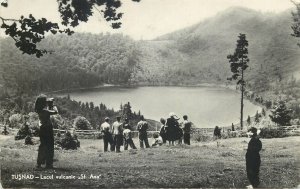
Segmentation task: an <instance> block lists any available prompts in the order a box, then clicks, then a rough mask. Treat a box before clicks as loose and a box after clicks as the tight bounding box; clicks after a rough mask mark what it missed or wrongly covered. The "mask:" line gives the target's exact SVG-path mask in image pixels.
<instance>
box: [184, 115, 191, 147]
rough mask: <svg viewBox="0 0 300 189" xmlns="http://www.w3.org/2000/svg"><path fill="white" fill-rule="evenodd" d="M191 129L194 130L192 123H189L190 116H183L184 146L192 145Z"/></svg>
mask: <svg viewBox="0 0 300 189" xmlns="http://www.w3.org/2000/svg"><path fill="white" fill-rule="evenodd" d="M191 128H192V122H190V121H188V116H187V115H184V116H183V122H182V130H183V142H184V144H187V145H190V144H191V143H190V140H191Z"/></svg>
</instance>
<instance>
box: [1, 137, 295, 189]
mask: <svg viewBox="0 0 300 189" xmlns="http://www.w3.org/2000/svg"><path fill="white" fill-rule="evenodd" d="M248 140H249V139H247V138H233V139H226V140H222V141H221V147H217V146H216V143H215V142H207V143H195V142H194V143H193V144H192V145H191V146H184V145H178V146H162V147H158V148H151V149H144V150H129V151H126V152H124V151H123V152H122V153H119V154H116V153H113V152H109V153H103V144H102V140H81V148H80V149H79V150H77V151H64V150H56V151H55V158H56V159H57V160H58V161H56V162H55V167H56V169H54V170H46V169H40V170H38V169H35V168H34V166H35V162H36V157H37V147H38V145H33V146H25V145H23V141H14V140H13V137H12V136H11V137H5V136H4V138H3V136H2V138H0V146H1V153H0V161H1V166H2V168H1V172H2V175H1V176H2V181H1V182H2V185H3V187H4V188H13V187H30V188H33V187H37V188H42V187H49V188H75V187H80V188H89V187H107V188H111V187H117V188H118V187H130V188H146V187H152V188H157V187H163V188H166V187H176V188H178V187H181V188H183V187H193V188H199V187H205V188H206V187H208V188H220V187H222V188H245V187H246V186H247V185H249V182H248V180H247V176H246V173H245V153H246V148H247V142H248ZM262 143H263V150H262V151H261V158H262V165H261V172H260V173H261V174H260V177H261V185H260V186H261V187H264V188H283V187H285V188H292V187H296V186H297V185H298V184H299V183H300V179H299V167H300V162H299V160H300V158H299V157H300V137H288V138H282V139H262ZM135 144H136V145H137V144H138V142H137V141H135ZM14 174H33V175H35V176H39V177H40V175H43V176H51V175H54V177H55V176H59V175H64V176H70V175H74V176H75V179H55V178H54V179H50V180H43V179H41V178H37V179H33V180H30V179H22V180H14V179H12V175H14ZM82 174H83V175H85V176H86V177H85V178H84V179H79V178H78V177H80V176H81V175H82ZM91 175H93V176H94V177H90V176H91Z"/></svg>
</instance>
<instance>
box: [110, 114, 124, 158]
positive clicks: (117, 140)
mask: <svg viewBox="0 0 300 189" xmlns="http://www.w3.org/2000/svg"><path fill="white" fill-rule="evenodd" d="M120 121H121V117H120V116H117V121H115V122H114V123H113V125H112V134H113V136H114V144H115V145H116V152H117V153H119V152H121V151H120V148H121V146H122V143H123V127H122V125H123V124H122V123H121V122H120Z"/></svg>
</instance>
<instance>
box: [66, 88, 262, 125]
mask: <svg viewBox="0 0 300 189" xmlns="http://www.w3.org/2000/svg"><path fill="white" fill-rule="evenodd" d="M69 94H70V97H71V99H74V100H76V101H81V102H94V104H95V105H99V104H100V103H101V102H102V103H103V104H105V105H106V106H107V107H108V108H114V109H115V110H119V109H120V104H121V103H122V104H125V103H127V102H130V104H131V106H132V110H133V111H135V112H138V111H139V110H140V111H141V113H142V114H143V115H144V116H145V118H149V119H154V120H158V121H159V119H160V118H161V117H163V118H167V117H168V114H169V113H170V112H175V113H176V115H177V116H178V117H180V118H181V119H180V121H182V116H183V115H185V114H186V115H188V117H189V120H190V121H192V122H193V123H194V124H195V125H196V126H197V127H214V126H216V125H219V126H229V125H231V123H238V122H239V117H240V94H239V93H238V92H236V91H233V90H230V89H226V88H221V87H220V88H219V87H137V88H123V87H103V88H99V89H93V90H83V91H75V92H71V93H69ZM257 110H259V111H260V110H261V108H260V107H259V106H256V105H254V104H252V103H251V102H249V101H247V100H245V101H244V118H245V119H246V118H247V116H248V115H250V116H253V115H254V114H255V113H256V111H257Z"/></svg>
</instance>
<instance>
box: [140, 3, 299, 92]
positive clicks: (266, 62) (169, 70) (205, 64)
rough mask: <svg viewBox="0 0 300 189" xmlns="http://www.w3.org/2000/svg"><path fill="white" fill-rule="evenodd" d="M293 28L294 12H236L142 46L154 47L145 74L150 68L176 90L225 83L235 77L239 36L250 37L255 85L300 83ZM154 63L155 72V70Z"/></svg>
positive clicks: (148, 54)
mask: <svg viewBox="0 0 300 189" xmlns="http://www.w3.org/2000/svg"><path fill="white" fill-rule="evenodd" d="M291 22H292V19H291V10H287V11H285V12H283V13H280V14H271V13H268V14H263V13H261V12H256V11H254V10H250V9H246V8H240V7H235V8H230V9H228V10H226V11H224V12H221V13H219V14H218V15H216V16H215V17H212V18H210V19H207V20H205V21H204V22H201V23H199V24H196V25H194V26H191V27H189V28H184V29H182V30H179V31H176V32H173V33H170V34H167V35H164V36H161V37H158V38H157V39H156V40H154V41H144V42H140V46H141V49H143V48H144V49H146V48H147V47H148V48H147V50H143V53H144V56H143V57H142V62H143V65H147V67H145V68H144V69H147V68H148V67H149V70H150V72H151V73H153V75H151V77H152V78H155V79H157V80H160V81H161V80H166V81H171V82H172V81H173V82H174V84H178V83H179V84H185V83H193V84H195V83H203V82H208V83H215V82H222V83H224V82H225V81H226V78H227V77H228V76H230V75H231V73H230V69H229V64H228V60H227V55H228V54H232V53H233V52H234V49H235V46H236V40H237V36H238V35H239V33H245V34H246V37H247V40H248V41H249V58H250V63H249V66H250V68H249V69H248V70H247V71H246V77H247V78H248V81H249V82H250V83H251V84H257V85H260V84H259V82H260V81H261V80H262V79H267V80H271V81H269V82H274V81H276V80H278V79H280V78H281V79H282V78H288V77H291V76H292V75H294V77H297V78H300V75H299V73H300V64H299V61H300V50H299V48H298V47H297V39H296V38H294V37H292V36H291V32H292V31H291ZM153 60H154V61H155V60H157V61H156V62H155V63H156V64H155V68H154V67H150V62H151V61H152V62H153ZM152 62H151V63H152ZM145 63H147V64H145ZM151 70H155V71H151ZM174 74H175V75H174ZM262 77H263V78H262ZM158 78H159V79H158ZM170 78H172V79H170ZM176 78H177V79H176ZM258 87H260V88H264V86H258Z"/></svg>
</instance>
